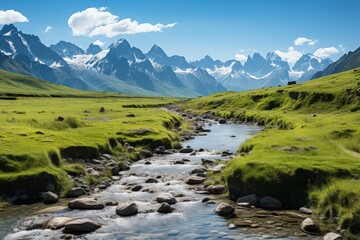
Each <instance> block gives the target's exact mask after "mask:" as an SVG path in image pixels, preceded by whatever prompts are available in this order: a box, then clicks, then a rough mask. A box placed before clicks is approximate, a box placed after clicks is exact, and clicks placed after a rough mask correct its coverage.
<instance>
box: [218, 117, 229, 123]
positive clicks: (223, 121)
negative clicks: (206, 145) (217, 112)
mask: <svg viewBox="0 0 360 240" xmlns="http://www.w3.org/2000/svg"><path fill="white" fill-rule="evenodd" d="M226 122H227V121H226V120H225V119H223V118H222V119H220V120H219V123H220V124H226Z"/></svg>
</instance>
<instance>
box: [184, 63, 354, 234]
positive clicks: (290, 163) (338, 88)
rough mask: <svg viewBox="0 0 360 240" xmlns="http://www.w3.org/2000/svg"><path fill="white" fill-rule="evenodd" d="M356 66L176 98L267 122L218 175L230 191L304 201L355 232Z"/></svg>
mask: <svg viewBox="0 0 360 240" xmlns="http://www.w3.org/2000/svg"><path fill="white" fill-rule="evenodd" d="M359 87H360V69H355V70H352V71H348V72H345V73H341V74H336V75H331V76H328V77H324V78H321V79H316V80H312V81H310V82H307V83H304V84H298V85H292V86H287V87H277V88H268V89H260V90H254V91H248V92H243V93H235V92H229V93H220V94H215V95H212V96H208V97H203V98H198V99H195V100H193V101H191V102H189V103H188V104H186V105H184V106H183V109H184V110H190V111H193V112H198V113H206V112H211V113H213V114H216V115H218V116H221V117H225V118H236V119H240V120H241V121H243V122H251V123H259V124H262V125H266V126H267V127H266V128H265V130H264V131H263V132H261V133H260V134H258V135H256V136H255V137H253V138H252V139H250V140H248V141H247V142H245V143H244V144H243V145H242V146H241V147H240V149H239V151H240V152H243V154H242V155H243V156H242V157H238V158H236V159H234V160H232V161H230V163H229V164H228V167H227V169H226V171H225V173H224V175H223V180H224V181H227V184H228V188H229V194H230V197H231V198H233V199H236V198H237V197H239V196H241V195H245V194H250V193H257V194H258V195H259V196H265V195H270V196H274V197H277V198H278V199H280V200H281V201H283V203H284V204H286V205H287V206H288V207H294V208H297V207H299V206H303V205H308V206H311V207H312V208H313V209H316V210H317V211H318V212H319V213H320V214H322V215H324V216H326V217H328V218H334V217H337V218H340V220H339V225H340V226H341V227H342V228H346V229H348V230H349V232H352V233H353V234H359V233H360V230H359V229H360V221H359V219H360V205H359V204H358V201H356V199H359V198H360V191H359V186H360V182H359V180H358V178H359V175H360V125H359V123H360V96H358V93H357V89H358V88H359Z"/></svg>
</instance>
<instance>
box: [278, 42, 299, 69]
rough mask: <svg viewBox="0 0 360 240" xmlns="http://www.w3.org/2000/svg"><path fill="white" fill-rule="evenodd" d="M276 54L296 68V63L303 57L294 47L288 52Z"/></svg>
mask: <svg viewBox="0 0 360 240" xmlns="http://www.w3.org/2000/svg"><path fill="white" fill-rule="evenodd" d="M275 53H276V54H277V55H279V56H280V57H281V58H282V59H283V60H285V61H287V62H288V63H289V65H290V66H291V67H292V66H294V65H295V63H296V61H297V60H299V58H301V56H302V55H303V54H302V53H301V52H299V51H296V50H295V48H294V47H289V48H288V51H287V52H282V51H280V50H276V51H275Z"/></svg>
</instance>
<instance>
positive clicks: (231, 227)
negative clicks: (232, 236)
mask: <svg viewBox="0 0 360 240" xmlns="http://www.w3.org/2000/svg"><path fill="white" fill-rule="evenodd" d="M228 228H229V229H235V228H236V225H235V224H233V223H230V224H229V226H228Z"/></svg>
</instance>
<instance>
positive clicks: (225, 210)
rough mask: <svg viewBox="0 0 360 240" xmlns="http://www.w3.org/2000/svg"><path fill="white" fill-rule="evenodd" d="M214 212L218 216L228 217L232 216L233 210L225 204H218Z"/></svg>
mask: <svg viewBox="0 0 360 240" xmlns="http://www.w3.org/2000/svg"><path fill="white" fill-rule="evenodd" d="M214 211H215V213H216V214H218V215H220V216H229V215H232V214H234V212H235V209H234V208H233V207H232V206H231V205H229V204H227V203H220V204H219V206H217V208H216V209H215V210H214Z"/></svg>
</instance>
